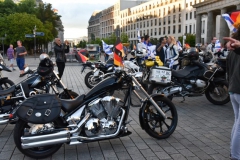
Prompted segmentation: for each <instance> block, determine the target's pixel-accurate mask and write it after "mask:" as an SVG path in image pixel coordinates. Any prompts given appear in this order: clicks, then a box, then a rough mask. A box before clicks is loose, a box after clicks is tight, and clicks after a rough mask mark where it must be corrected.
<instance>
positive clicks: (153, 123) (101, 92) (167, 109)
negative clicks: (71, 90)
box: [14, 70, 178, 159]
mask: <svg viewBox="0 0 240 160" xmlns="http://www.w3.org/2000/svg"><path fill="white" fill-rule="evenodd" d="M137 88H138V89H140V91H142V92H143V93H144V95H145V97H144V99H143V98H141V97H140V96H139V95H138V93H137V92H136V91H135V89H137ZM112 90H127V92H126V94H124V96H125V97H124V100H123V101H121V100H120V99H119V98H116V97H113V96H108V94H109V92H111V91H112ZM132 92H133V93H135V94H137V95H138V97H139V98H140V99H141V100H142V104H141V108H140V110H139V121H140V125H141V127H142V129H144V130H145V131H146V132H147V133H148V134H149V135H150V136H152V137H154V138H157V139H163V138H167V137H169V136H170V135H171V134H172V133H173V132H174V130H175V128H176V126H177V121H178V116H177V111H176V108H175V106H174V104H173V103H172V102H171V101H170V100H168V99H167V98H166V97H164V96H163V95H161V94H154V95H149V94H148V93H147V92H146V91H145V90H144V89H143V88H142V86H141V84H139V83H138V81H137V80H136V79H135V77H134V76H133V75H132V74H129V73H127V72H125V71H123V70H118V71H116V72H115V74H114V75H113V76H111V77H108V78H106V79H104V80H103V81H101V82H100V83H99V84H98V85H96V86H95V87H94V88H92V89H91V90H90V91H89V92H88V93H87V94H86V95H81V96H79V97H77V98H76V99H75V100H59V99H58V97H56V96H52V97H50V98H48V97H49V95H37V96H34V97H31V98H29V99H27V100H25V101H24V102H23V103H22V105H21V106H20V107H19V109H18V111H17V115H18V117H19V118H20V119H19V121H18V122H17V123H16V125H15V128H14V141H15V144H16V146H17V148H18V149H19V151H20V152H22V153H23V154H24V155H26V156H29V157H32V158H38V159H39V158H46V157H49V156H51V155H52V154H54V153H55V152H56V151H58V150H59V149H60V148H61V146H62V144H64V143H67V144H69V145H77V144H82V143H89V142H95V141H98V140H105V139H113V138H119V137H123V136H127V135H129V134H130V133H131V132H129V131H128V128H127V126H126V125H127V124H128V123H129V122H130V121H129V120H128V115H129V109H130V99H131V94H132ZM43 96H44V97H43ZM52 104H54V105H52ZM32 106H34V107H32ZM54 106H56V107H54ZM66 154H67V153H66Z"/></svg>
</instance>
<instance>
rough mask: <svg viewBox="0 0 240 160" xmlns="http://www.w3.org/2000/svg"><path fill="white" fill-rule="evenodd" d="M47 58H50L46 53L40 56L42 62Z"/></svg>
mask: <svg viewBox="0 0 240 160" xmlns="http://www.w3.org/2000/svg"><path fill="white" fill-rule="evenodd" d="M45 58H49V56H48V54H46V53H42V54H40V56H39V59H40V61H41V60H44V59H45ZM49 59H50V58H49Z"/></svg>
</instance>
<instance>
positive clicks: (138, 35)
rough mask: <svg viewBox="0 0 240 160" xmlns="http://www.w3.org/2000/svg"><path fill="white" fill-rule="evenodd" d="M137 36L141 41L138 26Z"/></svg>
mask: <svg viewBox="0 0 240 160" xmlns="http://www.w3.org/2000/svg"><path fill="white" fill-rule="evenodd" d="M137 38H138V41H139V42H141V37H140V31H139V29H138V28H137Z"/></svg>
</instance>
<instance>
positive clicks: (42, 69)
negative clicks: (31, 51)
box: [37, 54, 54, 76]
mask: <svg viewBox="0 0 240 160" xmlns="http://www.w3.org/2000/svg"><path fill="white" fill-rule="evenodd" d="M39 58H40V60H41V61H40V63H39V66H38V68H37V72H38V74H39V75H41V76H47V75H49V74H50V73H52V71H53V67H54V64H53V62H52V61H51V60H50V58H49V56H48V55H47V54H41V55H40V57H39Z"/></svg>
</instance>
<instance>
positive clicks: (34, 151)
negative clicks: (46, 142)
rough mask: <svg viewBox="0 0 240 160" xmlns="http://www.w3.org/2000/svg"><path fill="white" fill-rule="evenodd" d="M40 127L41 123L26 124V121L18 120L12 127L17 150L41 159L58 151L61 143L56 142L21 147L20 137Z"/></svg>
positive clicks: (36, 130)
mask: <svg viewBox="0 0 240 160" xmlns="http://www.w3.org/2000/svg"><path fill="white" fill-rule="evenodd" d="M56 123H57V122H56ZM56 123H54V124H56ZM40 129H41V124H36V125H35V126H34V124H28V123H27V122H24V121H22V120H18V122H17V124H16V125H15V128H14V142H15V144H16V146H17V148H18V149H19V151H21V152H22V153H23V154H24V155H26V156H29V157H31V158H35V159H42V158H46V157H49V156H51V155H52V154H54V153H55V152H56V151H58V150H59V148H60V147H61V146H62V144H56V145H51V146H43V147H35V148H30V149H23V148H22V142H21V137H22V136H27V135H31V132H38V130H40Z"/></svg>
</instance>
